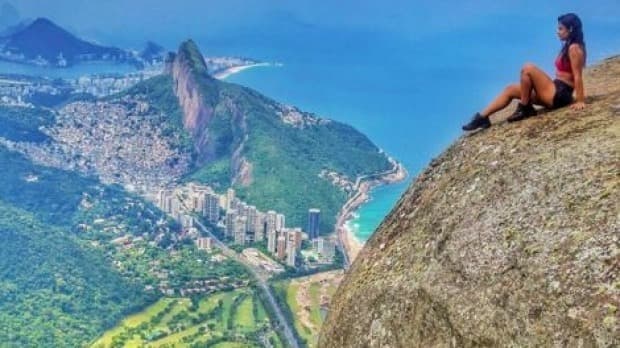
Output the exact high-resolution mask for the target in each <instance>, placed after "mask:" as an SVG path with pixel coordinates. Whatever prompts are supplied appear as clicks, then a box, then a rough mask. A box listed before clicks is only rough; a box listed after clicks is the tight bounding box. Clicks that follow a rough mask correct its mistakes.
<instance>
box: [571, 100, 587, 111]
mask: <svg viewBox="0 0 620 348" xmlns="http://www.w3.org/2000/svg"><path fill="white" fill-rule="evenodd" d="M570 108H571V109H572V110H575V111H576V110H583V109H585V108H586V103H584V102H579V101H578V102H574V103H573V104H571V106H570Z"/></svg>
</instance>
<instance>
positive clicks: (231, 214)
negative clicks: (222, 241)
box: [225, 210, 237, 237]
mask: <svg viewBox="0 0 620 348" xmlns="http://www.w3.org/2000/svg"><path fill="white" fill-rule="evenodd" d="M236 219H237V212H236V211H234V210H229V211H227V212H226V221H225V223H226V236H227V237H234V235H235V220H236Z"/></svg>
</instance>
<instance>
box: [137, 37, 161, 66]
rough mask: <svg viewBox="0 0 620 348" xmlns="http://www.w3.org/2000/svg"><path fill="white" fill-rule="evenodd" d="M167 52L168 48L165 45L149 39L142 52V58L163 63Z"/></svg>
mask: <svg viewBox="0 0 620 348" xmlns="http://www.w3.org/2000/svg"><path fill="white" fill-rule="evenodd" d="M166 54H167V52H166V49H165V48H164V47H163V46H161V45H159V44H157V43H155V42H153V41H148V42H147V43H146V46H145V47H144V49H143V50H142V51H141V52H140V58H141V59H142V60H144V61H145V62H147V63H161V62H163V61H164V58H166Z"/></svg>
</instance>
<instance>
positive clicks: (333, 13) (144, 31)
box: [1, 0, 620, 49]
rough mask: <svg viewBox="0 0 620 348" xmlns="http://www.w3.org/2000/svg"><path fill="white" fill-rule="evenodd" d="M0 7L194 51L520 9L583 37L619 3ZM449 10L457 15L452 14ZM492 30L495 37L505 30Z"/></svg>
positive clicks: (472, 19) (22, 0)
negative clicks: (287, 35) (574, 26)
mask: <svg viewBox="0 0 620 348" xmlns="http://www.w3.org/2000/svg"><path fill="white" fill-rule="evenodd" d="M1 3H3V4H10V5H12V6H13V7H14V8H15V9H16V10H17V12H18V14H19V16H20V18H21V19H34V18H37V17H46V18H50V19H51V20H53V21H54V22H56V23H57V24H59V25H61V26H63V27H65V28H67V29H69V30H70V31H72V32H73V33H74V34H76V35H79V36H81V37H84V38H86V39H89V40H94V41H97V42H101V43H104V44H108V45H119V46H122V47H125V48H136V49H138V48H141V47H142V45H144V43H145V42H146V41H147V40H151V41H155V42H157V43H160V44H162V45H164V46H165V47H166V48H168V49H174V48H176V46H177V45H178V44H179V43H180V42H181V41H182V40H185V39H187V38H193V39H194V40H196V41H197V42H198V43H199V44H202V43H204V42H209V41H212V40H219V39H221V40H234V39H235V36H239V35H249V36H257V35H258V36H264V37H265V39H267V38H269V37H270V36H275V37H277V36H278V31H279V29H280V28H278V27H277V26H274V25H273V23H274V22H275V23H282V26H281V28H287V30H291V29H292V30H299V31H300V32H304V33H308V32H313V31H320V32H323V33H338V32H340V33H346V32H349V33H358V34H362V35H363V34H364V33H381V34H389V35H392V36H394V37H395V39H398V40H406V41H409V42H411V43H414V42H415V41H416V40H421V39H424V38H425V37H428V36H433V35H437V34H439V33H446V32H454V33H458V32H459V30H460V29H471V28H476V27H480V26H484V25H485V24H486V23H485V22H487V21H494V20H495V19H497V18H502V17H506V16H510V17H514V16H515V15H516V16H519V13H520V11H522V10H523V9H527V10H528V11H527V18H528V19H529V20H532V19H533V20H536V21H537V22H538V21H548V22H549V23H550V27H553V23H554V21H555V17H553V18H549V16H548V13H550V12H553V11H554V10H555V11H556V12H557V15H559V14H562V13H566V12H571V11H574V12H577V13H578V14H579V15H580V16H581V17H582V18H584V19H587V20H584V22H585V27H586V30H587V29H588V23H590V22H592V23H597V25H602V26H605V25H609V26H610V28H613V26H614V25H616V24H617V23H618V21H619V19H618V15H617V14H618V13H620V3H618V2H617V1H613V0H604V1H597V2H596V3H597V6H593V5H592V2H589V3H588V4H584V3H583V1H562V2H559V1H553V2H549V3H546V2H545V3H541V2H539V1H533V0H527V1H522V2H520V4H515V3H510V4H506V3H501V2H497V1H492V0H483V1H475V2H474V3H466V4H463V3H462V2H458V1H446V2H441V3H437V2H436V1H417V2H411V1H390V2H388V3H385V2H382V3H381V4H379V3H377V2H373V1H352V0H345V1H340V2H338V3H337V4H334V3H332V2H327V1H322V2H319V3H318V4H317V2H316V1H296V2H294V3H293V2H289V1H285V0H270V1H266V2H261V3H260V4H256V3H252V2H248V1H244V0H228V1H219V0H218V1H208V2H205V1H199V0H187V1H179V2H169V1H148V0H134V1H131V2H130V3H128V2H125V1H121V0H110V1H106V2H92V1H80V0H57V1H54V2H41V1H36V0H19V1H15V0H9V1H3V2H1ZM412 5H413V6H412ZM455 8H458V11H454V9H455ZM532 8H535V9H537V11H535V12H534V11H532V10H531V9H532ZM369 14H372V15H370V16H369ZM524 16H525V15H524ZM503 24H505V23H503ZM508 24H510V22H508ZM514 24H515V25H519V23H514ZM498 29H499V32H500V33H501V32H504V30H506V29H505V28H498ZM515 30H516V29H515ZM515 34H516V35H518V33H517V32H515ZM586 34H587V31H586ZM517 37H518V36H517ZM515 38H516V37H515ZM586 39H587V37H586ZM266 44H268V42H266Z"/></svg>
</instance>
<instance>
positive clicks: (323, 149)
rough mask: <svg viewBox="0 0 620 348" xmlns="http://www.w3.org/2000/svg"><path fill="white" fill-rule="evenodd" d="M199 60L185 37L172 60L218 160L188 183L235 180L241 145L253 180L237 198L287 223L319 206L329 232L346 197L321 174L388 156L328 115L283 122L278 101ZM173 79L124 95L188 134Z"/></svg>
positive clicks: (378, 164) (300, 220)
mask: <svg viewBox="0 0 620 348" xmlns="http://www.w3.org/2000/svg"><path fill="white" fill-rule="evenodd" d="M200 57H202V55H201V54H200V52H199V51H198V49H197V48H196V45H195V44H194V43H193V42H192V41H187V42H185V43H183V44H182V45H181V47H180V49H179V52H178V53H177V55H176V57H175V58H174V60H175V62H176V64H185V66H186V68H187V69H186V70H187V71H189V74H191V79H192V81H194V83H195V85H196V91H197V93H200V95H201V96H202V98H203V99H204V102H205V105H207V106H208V107H209V108H211V109H212V111H211V112H212V115H213V117H212V119H211V121H210V123H209V124H208V126H207V127H206V129H204V130H203V131H204V132H207V133H208V134H207V138H208V139H210V140H211V141H210V143H209V144H210V146H212V147H213V148H214V151H213V154H214V156H215V158H211V159H210V160H209V161H208V162H207V163H202V162H201V161H198V160H196V161H195V162H194V168H193V170H192V172H191V173H189V174H188V175H187V180H195V181H199V182H204V183H208V184H211V185H212V186H214V187H215V188H216V189H218V190H220V191H224V190H225V189H226V188H228V187H229V186H230V185H231V183H232V179H233V178H232V176H233V171H232V168H233V165H234V162H233V152H234V151H235V149H237V148H238V147H239V145H240V144H241V143H244V145H243V147H242V150H241V152H240V155H242V156H243V157H245V158H246V159H247V160H248V161H249V162H250V164H251V166H252V171H251V180H250V184H249V185H239V184H236V185H235V188H236V189H237V192H238V196H240V197H241V198H242V199H244V200H246V201H248V202H249V203H250V204H254V205H256V206H257V207H258V208H259V209H261V210H269V209H274V210H277V211H280V212H283V213H284V214H285V215H286V217H287V223H288V224H289V225H297V226H305V223H306V216H307V215H306V214H307V211H308V209H309V208H320V209H321V211H322V218H321V231H322V232H324V233H325V232H329V231H331V230H332V229H333V225H334V223H335V216H336V214H337V212H338V210H339V209H340V207H341V206H342V205H343V203H344V202H345V201H346V198H347V195H346V193H345V192H343V191H342V190H341V189H340V188H337V187H335V186H333V185H332V184H331V183H330V182H329V181H327V180H325V179H322V178H320V177H319V176H318V175H319V173H320V172H321V171H322V170H323V169H326V170H328V171H333V172H337V173H339V174H342V175H346V176H348V177H349V179H350V180H351V181H355V178H356V177H357V176H358V175H363V174H370V173H376V172H381V171H385V170H388V169H390V163H389V161H388V160H387V157H386V156H385V155H384V154H383V153H380V152H379V149H378V148H377V147H376V146H375V145H374V144H373V143H372V142H371V141H370V140H369V139H368V138H367V137H366V136H365V135H363V134H361V133H360V132H358V131H357V130H355V129H354V128H353V127H351V126H349V125H346V124H343V123H340V122H336V121H332V120H325V119H318V121H316V120H317V119H316V116H315V115H312V114H309V113H303V112H300V114H301V115H303V116H304V117H308V118H313V119H314V120H315V121H314V122H310V123H308V124H304V125H303V126H302V127H298V126H295V125H292V124H290V123H285V122H283V121H282V118H281V116H280V114H279V112H281V110H282V108H283V106H282V105H280V104H279V103H277V102H275V101H274V100H271V99H269V98H267V97H265V96H263V95H261V94H260V93H258V92H256V91H254V90H252V89H250V88H246V87H243V86H240V85H237V84H233V83H227V82H223V81H219V80H216V79H214V78H212V77H210V76H209V75H208V74H207V72H206V66H205V65H204V62H203V61H202V59H200ZM173 84H174V81H173V79H172V77H171V76H168V75H166V76H160V77H155V78H153V79H150V80H147V81H145V82H142V83H141V84H139V85H137V86H135V87H134V88H132V89H131V90H130V91H128V92H126V93H129V94H132V93H140V94H144V95H145V96H146V97H147V99H148V100H150V102H151V105H153V106H156V107H157V108H159V109H160V110H161V111H163V112H166V113H168V114H169V115H170V119H169V120H170V126H169V128H170V129H174V130H176V131H178V132H180V133H185V134H186V136H187V132H185V130H183V129H182V122H179V121H180V119H179V117H182V110H181V109H180V107H179V101H178V98H176V96H175V95H174V92H173ZM198 136H200V135H198ZM195 137H196V136H195ZM194 152H195V150H194ZM195 155H196V154H195ZM194 157H195V158H196V157H197V156H194Z"/></svg>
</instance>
